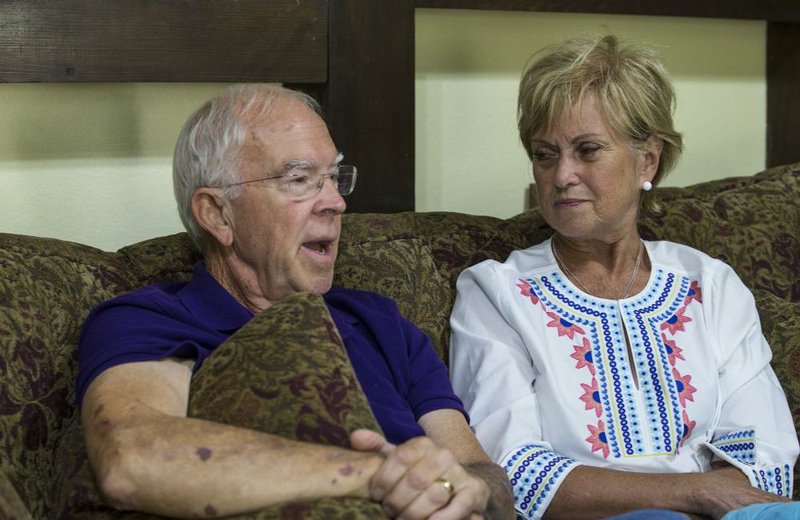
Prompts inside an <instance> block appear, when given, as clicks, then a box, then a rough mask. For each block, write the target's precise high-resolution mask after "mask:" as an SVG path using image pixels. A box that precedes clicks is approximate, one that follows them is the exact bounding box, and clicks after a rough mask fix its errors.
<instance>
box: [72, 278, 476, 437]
mask: <svg viewBox="0 0 800 520" xmlns="http://www.w3.org/2000/svg"><path fill="white" fill-rule="evenodd" d="M323 297H324V300H325V303H326V304H327V306H328V309H329V310H330V313H331V317H332V318H333V321H334V322H335V323H336V326H337V328H338V329H339V334H340V335H341V336H342V340H343V341H344V344H345V347H346V349H347V354H348V356H349V357H350V361H351V363H352V364H353V368H354V370H355V374H356V377H357V378H358V380H359V382H360V383H361V386H362V387H363V389H364V392H365V393H366V395H367V399H368V400H369V404H370V406H371V407H372V411H373V413H374V414H375V417H376V418H377V419H378V423H379V424H380V425H381V428H382V429H383V431H384V434H385V435H386V438H387V439H388V440H389V441H390V442H393V443H400V442H403V441H405V440H407V439H409V438H411V437H416V436H420V435H424V432H423V430H422V428H421V427H420V426H419V424H418V423H417V419H419V418H420V417H421V416H422V415H424V414H426V413H428V412H430V411H433V410H438V409H443V408H449V409H455V410H458V411H460V412H461V413H462V414H464V416H465V417H466V412H465V411H464V406H463V404H462V403H461V400H460V399H459V398H458V397H457V396H456V395H455V393H454V392H453V388H452V386H451V385H450V381H449V379H448V375H447V368H446V367H445V366H444V363H442V361H441V360H440V359H439V356H438V355H437V354H436V352H435V351H434V349H433V346H432V344H431V341H430V339H429V338H428V336H427V335H425V333H423V332H422V331H421V330H419V329H418V328H417V327H416V326H415V325H414V324H412V323H411V322H410V321H408V320H406V319H405V318H403V317H402V316H401V315H400V313H399V311H398V309H397V305H396V304H395V302H394V301H392V300H391V299H389V298H385V297H383V296H380V295H378V294H375V293H371V292H367V291H359V290H354V289H344V288H341V287H333V288H332V289H331V290H330V291H328V292H327V293H326V294H325V295H324V296H323ZM252 317H253V313H252V312H250V311H249V310H248V309H246V308H245V307H243V306H242V305H241V304H240V303H239V302H238V301H237V300H236V299H235V298H233V296H232V295H231V294H230V293H228V291H227V290H225V288H223V287H222V286H221V285H220V284H219V283H218V282H217V280H216V279H215V278H214V277H213V276H211V274H209V272H208V271H207V270H206V268H205V266H204V265H203V264H202V263H198V264H197V265H196V266H195V268H194V274H193V277H192V279H191V281H189V282H179V283H167V284H158V285H152V286H149V287H145V288H143V289H140V290H138V291H135V292H133V293H130V294H127V295H123V296H119V297H117V298H114V299H112V300H109V301H107V302H105V303H102V304H100V305H99V306H97V307H96V308H95V309H93V310H92V312H91V313H90V314H89V317H88V318H87V320H86V322H85V323H84V327H83V331H82V334H81V339H80V344H79V346H78V376H77V393H76V395H77V396H78V402H79V403H80V402H81V401H82V400H83V395H84V393H85V392H86V388H87V387H88V386H89V383H91V382H92V380H94V378H95V377H97V375H98V374H100V373H101V372H102V371H104V370H106V369H108V368H110V367H112V366H115V365H120V364H124V363H131V362H137V361H157V360H160V359H163V358H165V357H170V356H174V357H180V358H190V359H195V360H196V363H195V365H194V370H195V371H196V370H198V369H199V368H200V366H201V365H202V364H203V361H204V360H205V358H207V357H208V356H209V355H211V353H212V352H214V349H215V348H216V347H217V346H218V345H220V344H221V343H222V342H224V341H225V340H226V339H227V338H228V337H229V336H230V335H231V334H233V333H234V332H236V331H237V330H239V328H240V327H242V326H243V325H244V324H245V323H247V322H248V321H250V319H251V318H252ZM467 420H468V419H467Z"/></svg>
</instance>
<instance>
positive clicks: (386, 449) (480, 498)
mask: <svg viewBox="0 0 800 520" xmlns="http://www.w3.org/2000/svg"><path fill="white" fill-rule="evenodd" d="M350 443H351V446H352V447H353V449H355V450H358V451H369V452H373V453H376V454H378V455H380V456H381V457H382V458H383V461H382V463H381V464H380V465H379V466H378V468H377V470H376V471H375V473H374V474H373V476H372V478H371V479H370V482H369V490H368V492H369V496H370V498H371V499H372V500H375V501H377V502H380V503H381V504H383V508H384V511H386V514H387V515H389V516H390V517H393V518H404V519H423V518H431V519H432V520H449V519H460V518H470V519H476V518H482V516H481V514H482V513H483V512H484V511H485V510H486V507H487V504H488V502H489V486H488V485H487V484H486V483H485V482H484V481H483V479H481V478H480V477H477V476H475V475H472V474H470V473H469V472H467V470H466V469H465V468H464V467H463V466H462V465H461V464H459V462H458V461H457V460H456V457H455V456H454V455H453V453H452V452H451V451H450V450H448V449H446V448H442V447H441V446H439V445H437V444H436V443H434V442H433V441H432V440H430V439H429V438H427V437H416V438H414V439H410V440H408V441H406V442H404V443H403V444H400V445H397V446H395V445H394V444H391V443H390V442H388V441H387V440H386V439H384V438H383V436H382V435H380V434H378V433H376V432H374V431H370V430H356V431H354V432H353V433H352V434H351V435H350Z"/></svg>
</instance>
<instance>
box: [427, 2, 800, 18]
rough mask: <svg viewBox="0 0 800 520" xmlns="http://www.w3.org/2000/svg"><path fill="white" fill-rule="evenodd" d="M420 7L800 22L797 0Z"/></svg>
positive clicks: (434, 4)
mask: <svg viewBox="0 0 800 520" xmlns="http://www.w3.org/2000/svg"><path fill="white" fill-rule="evenodd" d="M416 6H417V7H424V8H439V9H447V8H451V9H487V10H502V11H540V12H553V13H598V14H629V15H649V16H689V17H706V18H733V19H749V20H769V21H783V22H800V2H797V0H760V1H758V2H754V1H753V0H726V1H724V2H720V1H719V0H669V1H663V2H658V1H644V2H643V1H641V0H416Z"/></svg>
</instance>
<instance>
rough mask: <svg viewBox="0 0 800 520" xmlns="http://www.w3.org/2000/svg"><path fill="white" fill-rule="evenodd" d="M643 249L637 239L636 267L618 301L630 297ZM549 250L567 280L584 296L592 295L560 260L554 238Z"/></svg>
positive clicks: (642, 243) (642, 245) (641, 243)
mask: <svg viewBox="0 0 800 520" xmlns="http://www.w3.org/2000/svg"><path fill="white" fill-rule="evenodd" d="M643 248H644V242H643V241H642V240H641V239H639V250H638V251H637V253H636V265H634V267H633V273H632V274H631V277H630V279H629V280H628V283H627V284H626V285H625V290H624V291H623V294H622V297H621V298H619V299H620V300H624V299H625V298H627V297H628V296H629V295H630V290H631V286H633V281H634V280H635V279H636V275H637V274H639V267H640V266H641V264H642V249H643ZM550 249H551V250H552V251H553V256H554V257H555V259H556V263H557V264H558V267H560V268H561V270H562V271H563V272H564V274H565V275H567V278H569V279H570V280H572V281H573V282H575V285H577V286H578V288H579V289H580V290H582V291H583V292H585V293H586V294H592V293H591V292H590V291H589V290H588V289H587V288H586V286H585V285H583V283H582V282H581V280H580V278H578V277H577V276H575V273H573V272H572V271H571V270H570V268H569V267H567V264H566V263H565V262H564V260H563V259H562V258H561V255H559V254H558V249H557V248H556V241H555V237H553V238H552V239H550Z"/></svg>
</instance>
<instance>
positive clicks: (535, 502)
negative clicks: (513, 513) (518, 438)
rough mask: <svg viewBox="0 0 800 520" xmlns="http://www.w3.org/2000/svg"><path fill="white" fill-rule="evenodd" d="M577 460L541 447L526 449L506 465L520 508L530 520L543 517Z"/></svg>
mask: <svg viewBox="0 0 800 520" xmlns="http://www.w3.org/2000/svg"><path fill="white" fill-rule="evenodd" d="M574 464H575V461H574V460H572V459H569V458H567V457H563V456H561V455H558V454H556V453H553V452H552V451H549V450H546V449H544V448H542V447H541V446H532V445H529V446H524V447H522V448H520V449H518V450H517V451H516V452H514V453H513V454H512V455H511V456H509V457H508V458H507V460H506V461H505V462H504V463H503V469H504V470H505V471H506V474H507V475H508V478H509V481H510V482H511V487H512V488H513V490H514V502H515V503H516V506H517V509H519V510H520V511H523V512H525V514H526V516H527V517H528V518H537V517H538V516H541V515H540V514H539V511H540V510H541V507H542V504H543V502H544V501H545V499H546V498H547V497H548V496H549V495H550V494H551V493H552V491H553V490H554V488H555V487H556V483H557V482H558V481H559V480H561V479H562V478H563V474H564V472H565V470H566V469H567V468H568V467H570V466H572V465H574Z"/></svg>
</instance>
